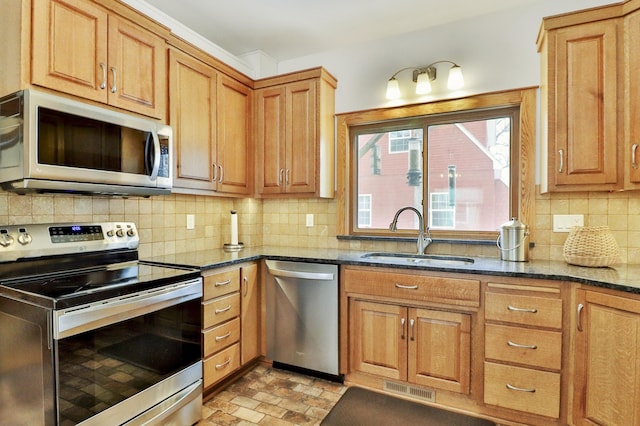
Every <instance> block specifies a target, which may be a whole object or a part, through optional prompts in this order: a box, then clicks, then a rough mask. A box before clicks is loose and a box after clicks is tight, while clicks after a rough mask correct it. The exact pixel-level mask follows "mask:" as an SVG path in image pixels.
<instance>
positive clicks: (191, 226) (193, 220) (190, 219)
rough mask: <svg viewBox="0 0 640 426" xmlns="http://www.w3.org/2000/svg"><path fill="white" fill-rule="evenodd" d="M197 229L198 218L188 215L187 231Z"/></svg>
mask: <svg viewBox="0 0 640 426" xmlns="http://www.w3.org/2000/svg"><path fill="white" fill-rule="evenodd" d="M195 227H196V216H195V215H193V214H188V215H187V229H194V228H195Z"/></svg>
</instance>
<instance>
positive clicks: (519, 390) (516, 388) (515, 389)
mask: <svg viewBox="0 0 640 426" xmlns="http://www.w3.org/2000/svg"><path fill="white" fill-rule="evenodd" d="M507 389H509V390H513V391H518V392H529V393H534V392H535V391H536V390H535V388H519V387H517V386H513V385H510V384H509V383H507Z"/></svg>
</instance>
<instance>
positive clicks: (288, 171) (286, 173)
mask: <svg viewBox="0 0 640 426" xmlns="http://www.w3.org/2000/svg"><path fill="white" fill-rule="evenodd" d="M290 172H291V170H289V169H287V171H286V172H285V177H286V182H287V185H289V175H290V174H291V173H290Z"/></svg>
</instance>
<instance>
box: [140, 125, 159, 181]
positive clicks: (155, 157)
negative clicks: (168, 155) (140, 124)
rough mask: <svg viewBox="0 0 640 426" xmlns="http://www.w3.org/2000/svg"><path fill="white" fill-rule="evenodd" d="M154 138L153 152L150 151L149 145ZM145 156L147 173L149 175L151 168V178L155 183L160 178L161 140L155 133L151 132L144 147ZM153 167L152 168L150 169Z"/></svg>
mask: <svg viewBox="0 0 640 426" xmlns="http://www.w3.org/2000/svg"><path fill="white" fill-rule="evenodd" d="M149 136H150V137H151V138H153V152H150V150H149V143H150V142H151V141H150V140H149V139H150V137H149ZM144 156H145V164H146V169H147V170H146V171H147V173H148V171H149V169H150V168H151V174H150V175H149V178H150V179H151V180H152V181H154V180H156V179H157V177H158V171H159V170H160V139H159V138H158V134H157V133H156V132H154V131H150V132H149V134H148V135H147V141H146V143H145V147H144ZM149 166H151V167H149Z"/></svg>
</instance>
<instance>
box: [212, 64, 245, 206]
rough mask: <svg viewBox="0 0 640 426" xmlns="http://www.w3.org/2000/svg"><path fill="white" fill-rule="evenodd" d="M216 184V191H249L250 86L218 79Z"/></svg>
mask: <svg viewBox="0 0 640 426" xmlns="http://www.w3.org/2000/svg"><path fill="white" fill-rule="evenodd" d="M217 95H218V98H217V102H218V104H217V105H218V107H217V111H218V122H217V128H218V133H217V134H218V136H217V166H218V176H217V186H216V190H217V191H219V192H226V193H232V194H250V193H251V187H252V186H251V180H252V176H253V175H252V174H251V169H252V168H251V167H249V165H250V164H251V161H252V160H253V157H252V156H251V149H252V146H251V89H250V88H248V87H247V86H245V85H243V84H241V83H239V82H237V81H236V80H232V79H231V78H229V77H226V76H224V75H222V74H221V75H220V76H219V78H218V93H217Z"/></svg>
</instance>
